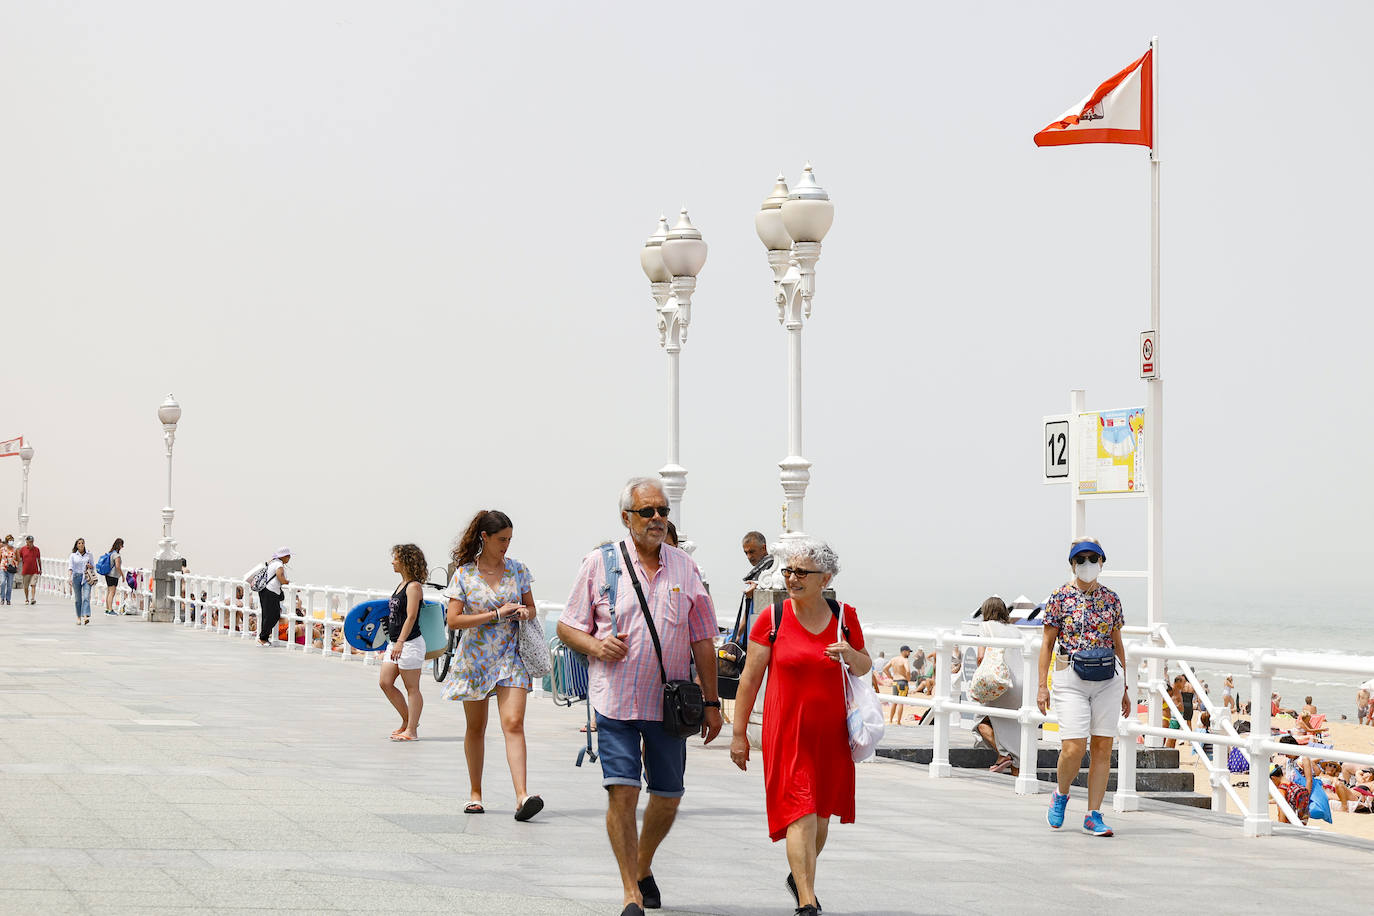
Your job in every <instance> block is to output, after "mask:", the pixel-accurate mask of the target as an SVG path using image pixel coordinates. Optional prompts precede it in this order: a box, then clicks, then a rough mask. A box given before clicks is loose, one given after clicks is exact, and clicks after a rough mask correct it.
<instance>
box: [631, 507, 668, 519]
mask: <svg viewBox="0 0 1374 916" xmlns="http://www.w3.org/2000/svg"><path fill="white" fill-rule="evenodd" d="M625 511H626V512H632V513H634V514H635V515H638V516H639V517H640V518H653V517H654V513H655V512H657V513H658V517H659V518H667V517H668V513H669V512H671V511H672V508H671V507H669V506H645V507H644V508H643V509H626V510H625Z"/></svg>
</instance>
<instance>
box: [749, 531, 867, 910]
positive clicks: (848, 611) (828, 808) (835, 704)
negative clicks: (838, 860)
mask: <svg viewBox="0 0 1374 916" xmlns="http://www.w3.org/2000/svg"><path fill="white" fill-rule="evenodd" d="M781 552H782V559H783V568H782V575H783V579H784V581H785V582H786V584H787V594H788V598H787V600H786V601H784V602H782V606H781V608H780V609H779V608H778V607H777V606H776V605H775V606H774V607H773V608H770V609H769V610H768V612H766V613H763V614H760V615H759V619H758V622H757V623H756V624H755V625H754V629H753V631H752V632H751V633H750V634H749V647H748V653H747V656H746V659H745V663H744V671H743V673H742V674H741V675H740V681H739V692H738V694H737V696H736V697H735V717H734V722H735V726H734V729H735V730H734V739H733V740H732V741H731V742H730V759H732V760H733V761H734V762H735V765H736V766H738V767H739V768H740V769H741V770H743V769H745V768H746V766H747V765H748V761H749V737H748V733H747V731H746V729H747V728H748V725H749V714H750V713H751V712H752V711H753V709H754V701H755V699H757V697H758V692H759V685H760V684H761V683H762V681H763V675H764V673H765V672H767V673H768V691H767V694H766V695H765V697H764V700H763V785H764V794H765V798H766V801H767V808H768V836H769V838H771V839H772V840H773V841H774V842H777V841H778V840H781V839H783V838H784V837H786V838H787V862H788V864H789V865H790V866H791V869H792V871H791V873H790V874H788V876H787V889H788V891H790V892H791V893H792V896H793V899H794V900H795V901H796V904H797V910H796V913H797V916H818V914H819V913H820V903H819V901H817V899H816V890H815V887H816V857H817V856H818V855H820V852H821V850H822V849H823V848H825V839H826V836H827V834H828V832H829V829H830V818H831V817H832V816H838V817H839V819H840V823H842V824H852V823H854V759H853V757H852V756H851V754H850V750H849V730H848V728H847V727H846V725H845V697H844V679H843V673H844V667H843V665H841V664H840V662H841V661H843V662H844V663H845V664H847V665H848V666H849V670H850V671H852V672H853V673H854V674H857V675H859V676H863V675H865V674H867V673H868V672H869V671H870V670H872V668H873V661H872V659H870V658H869V655H868V652H867V650H865V649H864V636H863V630H861V629H860V628H859V621H858V618H857V617H855V615H854V609H853V608H852V607H848V606H846V605H838V604H832V603H830V602H827V601H826V600H825V598H823V597H822V594H821V593H822V591H823V590H824V589H826V588H827V587H828V586H829V585H830V580H831V579H833V578H834V577H835V574H836V573H838V572H839V571H840V564H839V557H837V556H836V555H835V551H833V550H831V549H830V547H829V546H827V545H826V544H825V543H824V542H823V541H818V540H815V539H814V538H801V539H798V540H795V541H788V542H786V543H785V544H784V546H783V547H782V551H781ZM776 610H780V613H778V614H777V618H778V619H777V621H776V623H775V622H774V619H773V617H774V611H776ZM840 613H843V616H844V628H843V630H841V627H840V621H839V615H840Z"/></svg>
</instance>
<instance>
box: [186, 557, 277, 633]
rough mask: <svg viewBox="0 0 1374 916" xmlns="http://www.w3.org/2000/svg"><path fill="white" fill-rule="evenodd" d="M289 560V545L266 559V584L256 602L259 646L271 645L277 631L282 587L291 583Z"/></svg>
mask: <svg viewBox="0 0 1374 916" xmlns="http://www.w3.org/2000/svg"><path fill="white" fill-rule="evenodd" d="M290 562H291V548H289V547H283V548H282V549H281V550H278V551H277V552H276V553H274V554H272V559H270V560H268V561H267V584H266V585H264V586H263V587H262V590H261V591H259V592H258V603H259V604H261V605H262V614H260V615H259V624H260V628H259V629H258V645H260V646H271V645H272V634H273V633H275V632H277V623H278V622H279V621H280V620H281V602H282V598H283V596H284V594H285V593H284V592H283V591H282V587H283V586H286V585H290V584H291V580H290V579H288V578H286V564H288V563H290ZM192 594H194V592H192Z"/></svg>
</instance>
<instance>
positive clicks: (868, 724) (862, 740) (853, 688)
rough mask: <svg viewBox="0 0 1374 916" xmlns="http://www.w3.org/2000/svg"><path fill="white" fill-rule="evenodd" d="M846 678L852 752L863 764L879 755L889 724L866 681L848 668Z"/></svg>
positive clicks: (846, 718) (847, 721)
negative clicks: (887, 724) (879, 743)
mask: <svg viewBox="0 0 1374 916" xmlns="http://www.w3.org/2000/svg"><path fill="white" fill-rule="evenodd" d="M844 609H845V605H844V604H843V603H842V604H841V605H840V632H841V633H842V634H843V632H844ZM840 676H841V677H843V678H844V708H845V725H846V726H847V727H848V728H849V750H850V753H851V754H852V755H853V757H854V762H855V763H863V762H864V761H865V760H868V759H869V758H870V757H872V756H873V755H874V754H876V753H877V752H878V742H880V741H882V740H883V732H884V730H885V729H886V725H885V724H884V722H883V707H882V704H881V703H880V702H878V693H877V691H875V690H874V689H873V685H872V684H871V683H869V681H868V679H867V678H863V677H858V676H857V675H854V674H851V673H850V671H849V665H848V664H844V665H843V666H842V669H841V674H840Z"/></svg>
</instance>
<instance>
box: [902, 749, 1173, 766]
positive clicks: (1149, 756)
mask: <svg viewBox="0 0 1374 916" xmlns="http://www.w3.org/2000/svg"><path fill="white" fill-rule="evenodd" d="M878 756H879V757H888V758H891V759H893V760H905V761H907V762H909V763H924V764H929V763H930V761H931V759H932V758H933V757H934V756H935V750H934V749H933V748H929V747H879V748H878ZM1036 757H1037V759H1036V766H1037V767H1038V768H1046V767H1054V766H1056V765H1057V764H1058V763H1059V749H1058V748H1053V747H1042V748H1040V750H1039V752H1038V754H1037V755H1036ZM1090 759H1091V755H1088V754H1085V755H1083V766H1082V771H1083V772H1086V771H1087V769H1088V764H1089V762H1090ZM996 760H997V754H996V753H995V752H994V751H991V750H988V749H987V748H980V747H952V748H950V749H949V764H950V766H953V767H960V768H961V769H971V770H977V769H984V770H985V769H987V768H988V767H990V766H992V765H993V763H994V762H996ZM1111 765H1112V768H1113V769H1115V768H1116V765H1117V751H1115V750H1113V751H1112V763H1111ZM1135 765H1136V767H1137V768H1139V769H1142V770H1146V769H1148V770H1170V769H1177V768H1178V749H1177V748H1164V747H1160V748H1139V749H1137V751H1136V757H1135Z"/></svg>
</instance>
